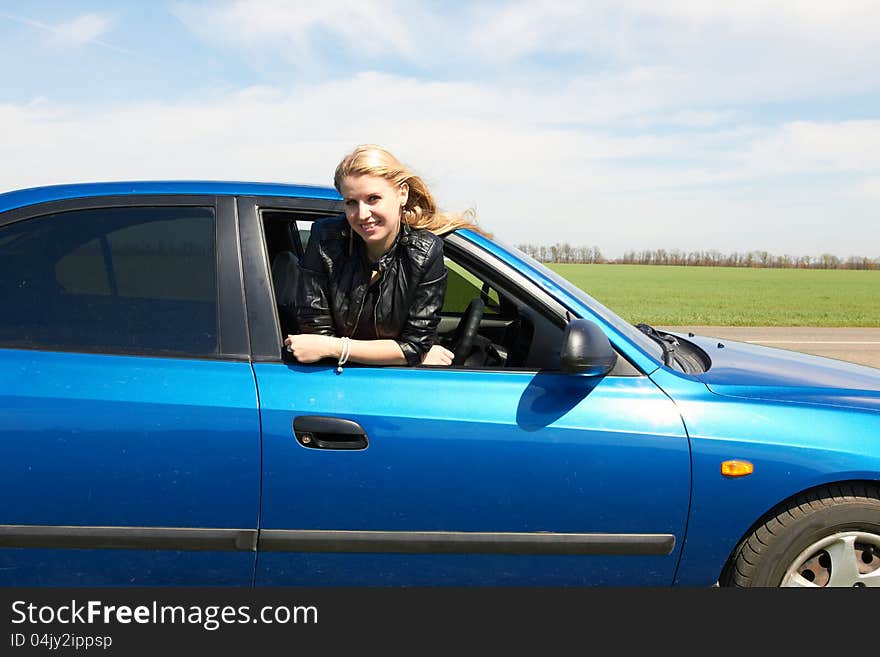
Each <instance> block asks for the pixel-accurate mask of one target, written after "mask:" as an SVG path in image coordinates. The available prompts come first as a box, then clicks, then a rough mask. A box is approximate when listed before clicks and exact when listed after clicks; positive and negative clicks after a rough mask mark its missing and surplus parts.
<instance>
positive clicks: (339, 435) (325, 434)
mask: <svg viewBox="0 0 880 657" xmlns="http://www.w3.org/2000/svg"><path fill="white" fill-rule="evenodd" d="M293 435H295V436H296V439H297V441H299V444H300V445H302V446H303V447H309V448H312V449H366V448H367V432H366V431H364V428H363V427H362V426H361V425H359V424H358V423H357V422H354V421H353V420H345V419H343V418H340V417H324V416H321V415H300V416H299V417H296V418H294V419H293Z"/></svg>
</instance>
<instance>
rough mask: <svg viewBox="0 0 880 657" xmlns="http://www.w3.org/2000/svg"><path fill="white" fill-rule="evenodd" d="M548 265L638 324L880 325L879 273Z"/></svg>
mask: <svg viewBox="0 0 880 657" xmlns="http://www.w3.org/2000/svg"><path fill="white" fill-rule="evenodd" d="M547 266H548V267H550V268H551V269H553V270H554V271H556V272H558V273H559V274H561V275H562V276H564V277H565V278H567V279H568V280H569V281H571V282H572V283H574V284H575V285H577V286H578V287H580V288H581V289H583V290H586V291H587V292H588V293H589V294H590V295H591V296H592V297H594V298H595V299H597V300H598V301H600V302H601V303H603V304H604V305H606V306H608V307H609V308H611V309H612V310H614V311H615V312H616V313H617V314H619V315H620V316H621V317H623V318H624V319H625V320H627V321H628V322H631V323H638V322H646V323H648V324H653V325H658V326H684V325H690V326H699V325H713V326H714V325H718V326H864V327H880V271H858V270H836V269H828V270H821V269H748V268H739V267H671V266H661V265H568V264H548V265H547Z"/></svg>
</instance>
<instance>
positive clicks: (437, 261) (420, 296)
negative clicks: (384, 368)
mask: <svg viewBox="0 0 880 657" xmlns="http://www.w3.org/2000/svg"><path fill="white" fill-rule="evenodd" d="M447 276H448V272H447V271H446V264H445V263H444V261H443V242H442V241H440V240H439V239H438V240H437V241H436V242H435V243H434V245H433V246H432V248H431V252H430V253H429V254H428V261H427V263H426V265H425V271H424V274H423V275H422V279H421V281H419V283H418V287H417V288H416V291H415V295H414V297H413V299H412V302H411V304H410V309H409V314H408V315H407V318H406V321H405V322H404V324H403V328H402V329H401V332H400V337H398V338H397V339H396V340H395V341H396V342H397V344H398V345H400V350H401V351H402V352H403V355H404V357H405V358H406V362H407V363H408V364H409V365H418V364H419V363H422V362H426V360H427V359H428V358H429V356H428V354H429V352H431V348H432V347H433V346H434V342H435V341H436V340H437V327H438V326H439V325H440V309H441V308H442V307H443V301H444V299H445V298H446V279H447ZM438 348H439V347H438ZM436 351H437V350H436V349H435V350H434V352H433V353H432V354H431V355H432V356H433V355H435V353H436ZM444 351H447V350H445V349H444ZM427 364H431V365H443V364H447V363H443V362H428V363H427Z"/></svg>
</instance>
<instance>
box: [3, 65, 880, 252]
mask: <svg viewBox="0 0 880 657" xmlns="http://www.w3.org/2000/svg"><path fill="white" fill-rule="evenodd" d="M365 94H375V95H376V96H377V97H381V98H383V99H388V101H389V102H388V103H386V104H381V105H378V106H376V107H370V106H367V107H361V106H356V107H353V106H351V105H350V104H347V103H345V102H342V101H343V100H344V99H346V98H351V97H362V96H363V95H365ZM571 100H572V102H575V101H576V100H577V99H575V98H572V99H571ZM510 101H511V95H510V94H509V93H507V91H506V90H505V89H503V88H492V87H487V86H485V85H472V84H465V83H440V82H422V81H419V80H415V79H411V78H400V77H395V76H388V75H380V74H361V75H358V76H355V77H353V78H351V79H347V80H336V81H332V82H327V83H324V84H320V85H311V86H302V87H297V88H295V89H279V88H273V87H265V86H264V87H253V88H248V89H244V90H242V91H241V92H240V93H238V94H233V95H231V96H228V97H212V98H205V99H204V100H202V101H199V102H173V101H165V102H153V103H149V104H132V105H125V106H108V107H103V108H95V107H75V106H69V107H61V106H58V105H56V104H50V103H46V102H37V103H32V104H21V105H2V106H0V124H3V125H4V126H5V128H6V134H7V135H8V136H7V137H6V139H5V141H4V146H3V152H4V158H2V161H0V181H2V185H3V187H4V188H5V189H13V188H19V187H25V186H33V185H40V184H49V183H59V182H72V181H89V180H124V179H174V178H184V179H186V178H189V179H206V178H207V179H237V180H241V179H246V180H262V181H289V182H302V183H313V184H329V183H330V180H331V176H332V171H333V168H334V167H335V165H336V163H337V161H338V159H339V158H340V157H341V156H342V155H344V154H345V153H346V152H348V151H349V150H350V149H351V148H352V147H353V146H354V145H356V144H358V143H363V142H376V143H380V144H384V145H386V146H387V147H389V148H390V149H391V150H392V151H393V152H395V153H397V154H398V155H399V156H400V157H401V159H403V160H404V161H405V162H407V163H409V164H410V165H411V166H412V167H413V168H414V169H415V170H416V171H418V172H419V173H421V174H422V175H423V176H424V177H425V178H426V179H427V180H428V181H429V183H431V184H432V185H433V186H434V189H435V192H436V195H437V197H438V200H439V201H440V203H441V205H442V206H444V207H446V208H462V207H466V206H471V205H474V206H476V208H477V210H478V212H479V215H480V218H481V221H482V222H483V224H484V225H486V226H487V227H488V228H489V229H490V230H493V231H495V232H496V234H497V235H498V237H500V238H501V239H503V240H504V241H507V242H519V241H532V242H538V243H540V242H546V241H547V240H548V239H549V240H550V241H562V240H567V241H570V242H572V243H582V244H591V245H592V244H597V245H599V246H600V247H602V249H603V250H604V251H605V253H606V254H608V255H616V254H620V253H622V251H623V250H625V249H627V248H659V247H663V248H681V249H690V248H698V249H705V248H718V249H719V250H722V251H730V250H733V249H738V250H746V249H753V248H766V249H767V250H770V251H779V252H781V251H791V252H798V253H814V252H819V251H817V248H818V246H817V245H819V244H822V245H823V246H822V249H821V250H823V251H829V250H831V251H837V252H838V253H840V255H842V256H847V255H851V254H864V255H870V256H872V257H876V256H877V255H880V253H875V252H880V243H878V239H877V237H876V228H875V226H876V216H874V215H875V214H876V213H874V211H873V209H872V208H873V205H870V206H868V205H864V204H862V205H859V198H860V195H859V194H858V193H856V191H858V190H859V189H860V188H859V186H860V185H862V186H864V189H863V190H862V191H861V198H862V199H864V197H865V195H866V194H869V193H870V190H871V189H876V180H878V179H880V155H878V154H880V122H878V121H841V122H791V123H789V124H784V125H782V126H780V127H778V128H776V127H767V126H756V125H748V124H732V125H722V126H718V127H714V128H713V127H711V122H709V123H710V127H708V128H703V129H701V130H698V131H681V132H674V133H671V134H666V135H650V134H646V135H632V134H620V133H619V131H616V130H614V129H610V130H605V129H600V128H599V127H597V126H592V127H590V126H586V127H585V126H583V125H579V124H572V125H565V124H562V123H559V124H553V123H547V122H545V121H544V120H543V116H542V113H541V112H538V113H536V112H535V111H534V108H535V107H540V108H544V107H545V103H546V99H545V98H544V97H543V96H542V94H541V93H540V92H532V93H531V94H529V92H528V91H526V90H519V91H517V92H516V102H515V103H513V104H511V102H510ZM548 111H549V110H548ZM841 172H845V173H846V174H847V175H846V176H844V177H843V178H845V180H844V179H840V178H839V177H837V178H836V177H835V176H828V175H826V174H829V173H830V174H838V173H841ZM743 190H748V193H746V192H744V191H743ZM829 217H833V218H834V219H833V223H829ZM793 226H797V229H794V228H793ZM551 234H552V236H553V237H552V238H548V237H547V236H548V235H551Z"/></svg>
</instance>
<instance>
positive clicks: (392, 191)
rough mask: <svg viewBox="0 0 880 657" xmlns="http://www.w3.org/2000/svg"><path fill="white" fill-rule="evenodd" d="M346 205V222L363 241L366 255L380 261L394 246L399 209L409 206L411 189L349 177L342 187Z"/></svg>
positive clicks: (366, 177)
mask: <svg viewBox="0 0 880 657" xmlns="http://www.w3.org/2000/svg"><path fill="white" fill-rule="evenodd" d="M339 187H340V190H339V191H340V192H341V194H342V198H343V202H344V204H345V218H346V219H348V223H349V224H350V225H351V227H352V229H353V230H354V231H355V232H356V233H357V234H358V235H360V236H361V238H363V240H364V242H365V243H366V245H367V254H368V255H369V256H370V257H371V258H372V259H373V260H375V259H377V258H378V257H379V256H380V255H382V254H383V253H385V251H387V250H388V249H389V248H391V245H392V244H393V243H394V238H395V237H397V231H398V229H399V227H400V207H401V206H402V205H403V204H404V203H406V199H407V195H408V193H409V186H408V185H407V184H406V183H403V184H402V185H399V186H398V185H395V184H393V183H391V182H389V181H388V180H385V178H381V177H379V176H371V175H368V174H364V175H360V176H346V177H345V178H343V179H342V183H341V184H340V185H339Z"/></svg>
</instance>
